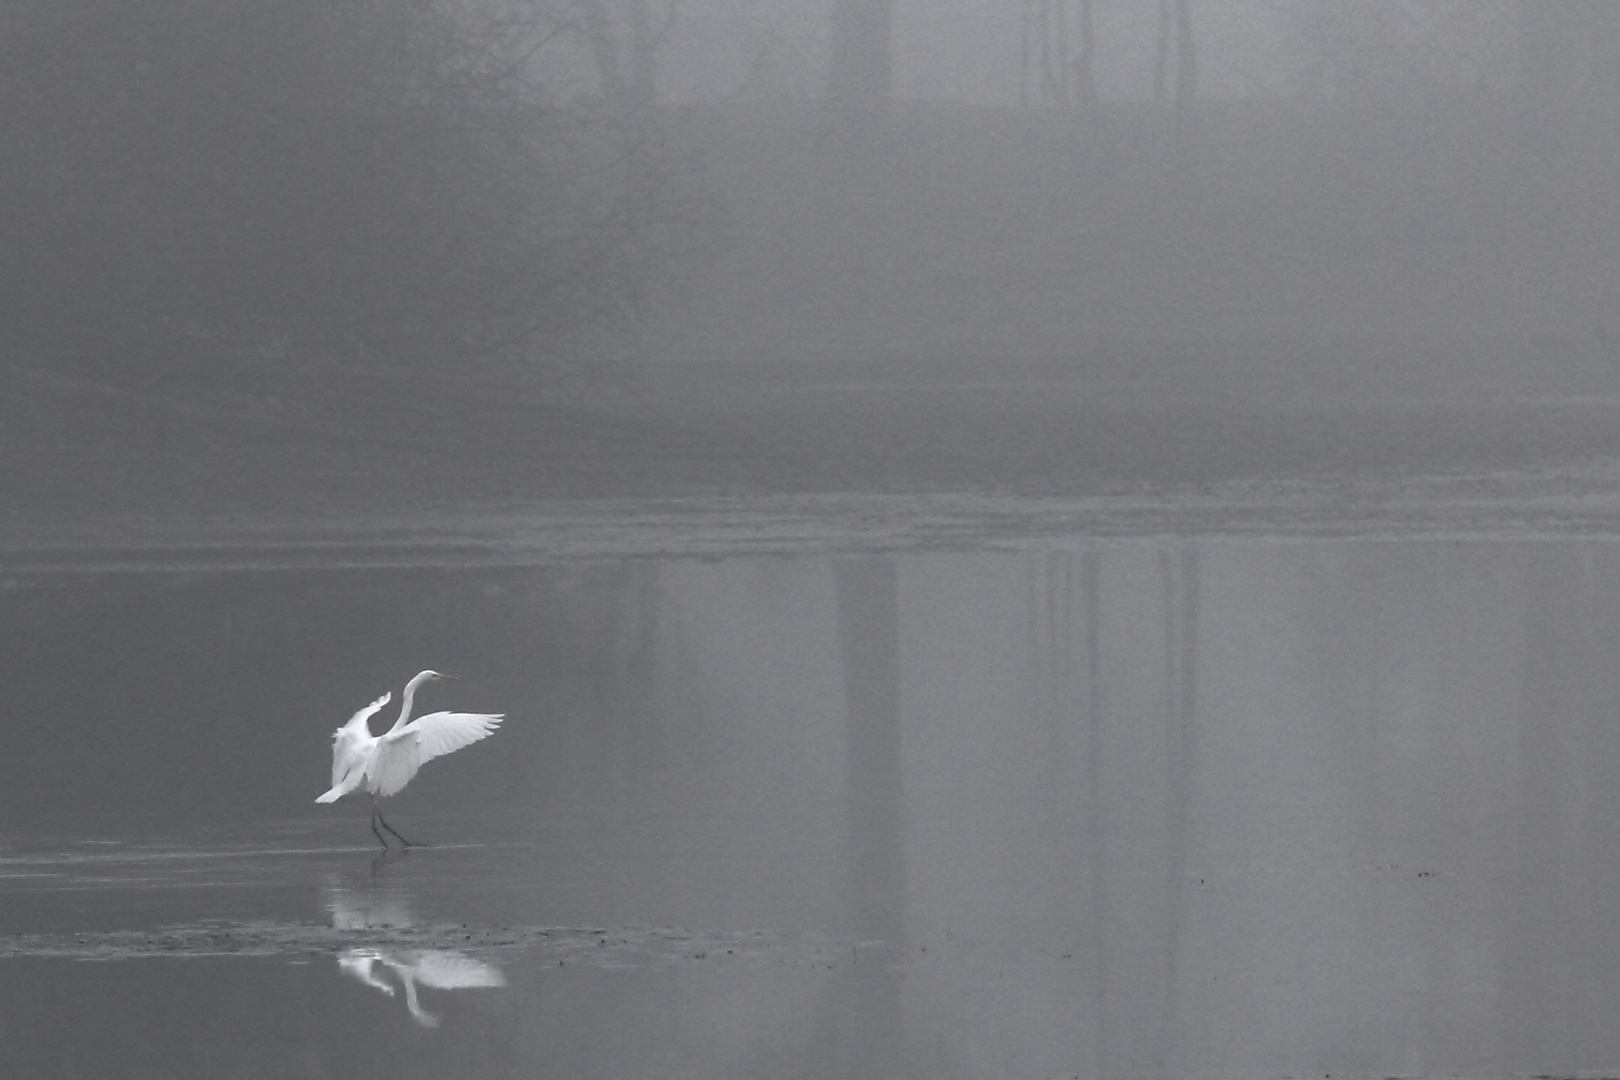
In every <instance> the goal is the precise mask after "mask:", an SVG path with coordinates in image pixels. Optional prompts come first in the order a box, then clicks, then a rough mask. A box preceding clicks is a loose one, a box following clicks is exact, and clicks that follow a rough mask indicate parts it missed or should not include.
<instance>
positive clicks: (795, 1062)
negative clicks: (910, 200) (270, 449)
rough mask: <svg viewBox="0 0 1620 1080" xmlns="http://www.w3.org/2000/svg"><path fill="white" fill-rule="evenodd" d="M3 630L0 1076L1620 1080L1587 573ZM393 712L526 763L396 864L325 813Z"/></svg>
mask: <svg viewBox="0 0 1620 1080" xmlns="http://www.w3.org/2000/svg"><path fill="white" fill-rule="evenodd" d="M0 599H3V601H4V607H3V609H0V647H3V648H4V649H5V654H6V655H7V656H8V658H9V659H10V663H9V665H8V669H9V672H10V675H9V679H8V685H7V688H6V702H5V707H6V710H7V715H8V726H7V730H8V733H9V734H10V737H11V738H10V744H9V745H8V748H7V753H6V754H5V755H4V756H3V757H0V941H3V943H4V948H0V1074H5V1075H18V1076H25V1075H26V1076H73V1075H85V1076H90V1075H110V1074H113V1073H116V1074H118V1075H125V1076H135V1077H140V1076H198V1077H203V1076H210V1077H212V1076H220V1075H233V1074H244V1075H259V1074H269V1075H276V1074H292V1075H312V1076H319V1075H352V1076H391V1077H400V1078H408V1077H413V1076H422V1077H430V1076H435V1077H436V1076H443V1075H466V1076H480V1077H481V1076H492V1077H499V1076H532V1075H536V1074H537V1073H564V1074H567V1073H582V1074H589V1075H601V1076H636V1075H659V1076H669V1075H674V1076H705V1077H709V1076H728V1075H734V1076H739V1077H741V1076H749V1077H753V1076H760V1075H784V1076H806V1077H821V1076H835V1075H836V1076H849V1075H859V1076H917V1077H924V1076H927V1077H979V1076H1005V1077H1020V1076H1028V1077H1043V1078H1047V1077H1053V1076H1078V1077H1087V1078H1091V1077H1096V1078H1104V1077H1114V1076H1163V1077H1184V1076H1185V1077H1192V1076H1197V1077H1257V1076H1276V1077H1284V1076H1288V1077H1304V1076H1313V1075H1315V1076H1327V1075H1329V1074H1331V1075H1335V1076H1341V1075H1359V1076H1380V1077H1382V1076H1394V1075H1414V1076H1415V1075H1429V1074H1474V1075H1486V1074H1489V1075H1501V1074H1520V1075H1532V1074H1567V1073H1576V1072H1582V1073H1588V1072H1601V1071H1603V1070H1606V1069H1609V1070H1612V1068H1613V1067H1614V1066H1615V1065H1616V1064H1617V1063H1620V1035H1616V1034H1615V1031H1614V1024H1613V1023H1612V1020H1613V1017H1614V1016H1616V1015H1620V976H1617V975H1616V974H1615V973H1616V971H1617V970H1620V964H1617V961H1620V956H1617V955H1616V954H1617V953H1620V945H1617V944H1615V943H1614V938H1615V936H1614V935H1613V933H1612V930H1611V928H1612V926H1613V925H1615V923H1616V916H1617V915H1620V911H1617V910H1616V908H1617V907H1620V900H1617V899H1616V897H1620V890H1617V889H1616V885H1617V884H1620V845H1616V844H1615V843H1614V838H1615V836H1616V835H1620V833H1617V830H1620V795H1617V794H1616V792H1615V785H1614V784H1612V783H1610V782H1609V780H1610V778H1611V777H1612V776H1613V775H1614V774H1615V770H1616V766H1617V765H1620V730H1617V725H1616V724H1615V723H1614V716H1613V712H1614V706H1613V702H1614V701H1616V700H1617V698H1620V664H1617V663H1616V658H1617V657H1620V546H1617V545H1615V544H1613V543H1610V542H1605V541H1598V540H1576V539H1511V540H1510V539H1499V540H1493V539H1470V540H1466V541H1458V540H1424V539H1384V540H1374V539H1340V540H1290V541H1276V540H1262V539H1221V538H1210V539H1201V540H1197V541H1193V540H1174V539H1157V538H1121V539H1112V540H1106V541H1102V540H1099V541H1096V542H1091V543H1082V542H1072V543H1058V542H1053V543H1052V544H1050V545H1049V546H1047V547H1044V548H1041V549H1035V550H1026V551H1018V552H958V553H938V552H936V553H909V554H901V555H864V556H863V555H817V556H806V557H762V558H728V559H706V560H698V559H693V560H681V559H669V560H648V559H623V560H613V561H603V562H597V563H592V562H580V561H575V562H571V563H568V564H566V565H562V564H559V565H553V566H538V567H507V568H483V569H459V570H449V569H444V570H434V569H353V568H351V569H345V570H330V571H321V570H312V569H308V568H302V569H282V570H262V571H225V570H214V571H207V572H187V573H168V572H162V571H158V570H144V571H139V572H129V573H123V574H116V573H86V574H83V575H80V576H73V575H63V574H60V573H57V574H51V575H47V576H41V577H37V578H34V577H24V578H20V579H17V580H14V581H13V582H12V584H11V585H10V586H9V587H8V588H7V589H6V590H5V591H4V592H3V593H0ZM422 667H434V668H438V669H440V670H445V671H450V672H454V673H455V674H457V675H459V676H461V680H460V681H459V682H455V683H445V684H437V685H435V686H432V687H430V688H429V689H427V690H426V691H424V702H423V703H424V704H425V705H426V707H427V708H429V709H438V708H454V709H459V710H469V711H490V712H505V713H506V714H507V716H508V719H507V721H506V724H505V726H504V727H503V728H502V729H501V731H500V732H499V733H498V734H496V735H495V736H493V737H492V738H490V739H489V740H486V741H485V742H482V743H479V744H477V745H475V746H472V747H469V748H467V749H465V750H462V751H459V752H457V753H456V754H454V755H451V756H449V757H446V758H444V759H442V760H439V761H435V762H432V763H430V764H429V765H428V766H427V767H426V768H425V769H424V770H423V771H422V773H421V774H420V775H419V776H418V777H417V778H416V779H415V780H414V781H413V782H412V784H411V785H410V787H409V788H408V789H407V790H406V791H405V792H404V793H403V794H402V795H401V796H399V797H397V798H396V799H393V800H391V801H390V802H389V803H388V804H387V807H386V808H387V811H388V814H389V820H390V821H391V822H393V823H394V824H395V825H396V826H397V827H398V828H399V829H400V831H401V832H403V833H405V834H406V835H407V836H411V837H412V838H413V839H415V840H419V841H422V842H424V843H425V844H426V845H427V846H425V847H423V848H420V849H417V850H413V851H411V852H410V853H409V854H408V855H405V856H403V857H399V856H396V857H391V858H388V859H379V858H378V857H377V850H376V843H375V841H374V839H373V837H372V835H371V833H370V831H369V829H368V828H367V824H366V820H367V809H366V808H365V806H364V805H363V804H358V805H348V804H340V805H338V806H337V807H325V806H316V805H315V804H314V803H313V799H314V797H315V796H316V795H317V794H319V793H320V792H321V791H323V790H324V789H325V788H326V787H327V786H328V782H329V776H328V772H329V758H328V754H329V746H330V743H329V735H330V733H331V731H332V729H333V728H334V727H336V726H337V725H338V724H339V723H341V722H342V721H343V720H345V719H346V718H347V717H348V715H349V714H350V713H351V712H353V711H354V710H355V709H356V708H358V707H360V706H361V705H363V704H365V703H366V702H368V701H370V700H371V699H372V698H374V697H375V696H376V695H377V694H379V693H380V692H381V691H382V690H384V689H389V688H392V689H394V690H395V692H396V696H397V693H398V688H399V686H400V684H401V683H403V681H404V680H405V679H406V678H407V677H409V676H410V675H411V674H413V673H414V672H415V671H416V670H418V669H419V668H422ZM383 715H384V716H386V717H388V720H387V721H382V722H391V715H390V714H388V713H387V712H386V711H385V713H384V714H383ZM380 720H381V718H379V721H380ZM379 721H374V723H376V724H377V726H378V727H379V728H380V727H381V722H379Z"/></svg>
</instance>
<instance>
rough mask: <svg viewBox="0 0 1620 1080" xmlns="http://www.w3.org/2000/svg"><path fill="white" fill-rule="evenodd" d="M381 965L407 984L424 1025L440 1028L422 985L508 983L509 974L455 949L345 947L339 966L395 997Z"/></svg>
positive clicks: (408, 1000)
mask: <svg viewBox="0 0 1620 1080" xmlns="http://www.w3.org/2000/svg"><path fill="white" fill-rule="evenodd" d="M379 964H381V965H382V966H384V967H386V968H388V969H389V970H391V971H392V972H393V973H394V974H395V975H396V976H398V978H399V981H400V982H401V983H402V984H403V985H404V987H405V1007H406V1008H407V1009H409V1010H410V1012H411V1016H412V1017H413V1018H414V1019H415V1020H416V1022H417V1023H418V1024H421V1025H422V1026H423V1027H437V1026H438V1025H439V1018H438V1017H437V1016H434V1015H433V1014H432V1013H430V1012H428V1011H427V1010H426V1009H424V1008H422V1004H421V1002H420V1001H418V1000H417V997H416V987H417V985H418V984H420V985H422V986H428V987H432V988H433V989H435V990H464V989H467V988H469V987H479V986H505V985H506V976H505V975H502V974H501V971H500V969H499V968H497V967H496V966H495V965H493V964H487V963H485V962H484V961H482V960H475V959H473V958H472V957H470V956H468V955H466V954H465V953H459V952H456V951H455V950H453V949H378V948H356V949H345V950H344V951H343V953H342V954H341V955H339V956H338V967H339V968H340V969H341V970H342V971H343V973H344V974H345V975H350V976H352V977H354V978H356V979H358V980H359V981H361V982H363V983H365V984H366V985H367V986H369V987H372V988H373V989H376V990H381V991H382V992H383V993H385V994H387V995H388V996H389V997H393V996H394V988H393V987H392V986H390V985H389V984H388V983H387V982H385V981H383V980H382V979H381V978H380V977H379V976H378V974H377V965H379Z"/></svg>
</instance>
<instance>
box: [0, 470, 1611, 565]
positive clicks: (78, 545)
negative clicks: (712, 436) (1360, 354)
mask: <svg viewBox="0 0 1620 1080" xmlns="http://www.w3.org/2000/svg"><path fill="white" fill-rule="evenodd" d="M1616 534H1620V460H1615V461H1609V460H1591V461H1585V462H1580V463H1572V464H1570V465H1567V466H1564V467H1559V468H1548V469H1542V470H1508V469H1504V470H1494V471H1491V470H1483V471H1479V472H1473V473H1458V474H1453V475H1411V476H1383V477H1374V476H1361V477H1343V478H1330V479H1315V480H1299V481H1275V480H1273V481H1264V480H1252V481H1238V482H1232V483H1225V484H1218V485H1199V486H1188V487H1183V488H1179V489H1172V490H1156V489H1152V488H1145V489H1141V490H1131V491H1122V492H1119V493H1115V494H1109V495H1095V496H1083V497H1061V496H1034V495H1020V494H996V493H983V492H978V493H975V492H966V493H912V494H860V493H845V494H830V495H759V496H749V495H732V496H709V497H697V496H687V497H674V496H671V497H661V498H646V499H642V498H620V499H558V500H539V501H531V502H522V501H515V502H509V503H506V504H493V503H485V504H471V505H467V506H463V507H459V508H458V507H449V506H439V507H429V508H419V509H411V508H407V507H398V508H395V509H394V510H392V511H384V510H365V509H360V508H342V509H340V508H330V509H328V510H325V511H306V512H301V513H270V512H264V513H236V514H216V513H209V512H208V511H207V510H206V509H197V508H193V509H192V510H190V511H185V512H174V513H169V514H156V513H143V514H134V513H131V514H111V513H109V514H103V515H97V514H92V513H87V514H82V515H65V514H33V515H30V514H28V513H26V512H17V513H13V514H10V515H8V516H7V517H6V518H5V519H4V520H3V521H0V586H3V585H5V584H7V583H10V584H20V583H23V582H25V581H33V580H40V579H47V578H51V577H56V576H64V575H65V576H67V577H69V578H71V577H75V576H78V575H82V574H86V573H107V572H117V573H123V572H130V573H138V572H143V571H186V572H194V571H219V570H316V569H319V570H344V569H362V568H423V567H434V568H442V569H476V568H481V567H484V568H489V567H503V566H504V567H516V566H534V565H540V564H543V563H556V562H594V561H600V560H604V559H643V558H660V559H662V558H698V559H712V558H731V557H739V556H742V557H747V556H800V555H818V554H839V553H843V554H850V553H866V554H898V553H908V552H914V553H922V552H929V551H973V550H1006V551H1014V550H1028V549H1031V548H1033V547H1037V546H1042V545H1049V544H1051V543H1053V542H1063V541H1065V540H1072V539H1083V538H1088V537H1089V538H1104V537H1132V536H1138V537H1148V536H1161V535H1175V536H1183V537H1200V536H1234V537H1238V536H1247V537H1272V538H1302V539H1304V538H1314V539H1335V538H1357V537H1361V538H1370V537H1390V538H1412V539H1417V538H1426V537H1455V538H1465V537H1487V536H1488V537H1536V536H1544V537H1560V536H1561V537H1583V536H1589V537H1605V536H1613V535H1616Z"/></svg>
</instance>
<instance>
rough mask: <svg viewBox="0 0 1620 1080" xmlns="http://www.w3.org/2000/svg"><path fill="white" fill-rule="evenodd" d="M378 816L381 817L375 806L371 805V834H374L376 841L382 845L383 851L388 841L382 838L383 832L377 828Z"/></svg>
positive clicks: (385, 849) (386, 847) (386, 848)
mask: <svg viewBox="0 0 1620 1080" xmlns="http://www.w3.org/2000/svg"><path fill="white" fill-rule="evenodd" d="M380 817H382V815H381V814H379V813H377V808H376V807H375V806H373V807H372V808H371V835H373V836H375V837H376V838H377V843H379V844H381V845H382V846H383V850H384V851H387V850H388V841H387V840H386V839H384V837H383V834H382V833H381V832H379V831H378V830H377V819H378V818H380ZM389 831H390V832H392V831H393V830H392V829H390V830H389ZM396 835H397V834H396Z"/></svg>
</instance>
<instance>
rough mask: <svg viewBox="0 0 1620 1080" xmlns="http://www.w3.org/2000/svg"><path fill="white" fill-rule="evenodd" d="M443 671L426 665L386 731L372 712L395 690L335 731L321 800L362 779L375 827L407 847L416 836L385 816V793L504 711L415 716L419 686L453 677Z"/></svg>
mask: <svg viewBox="0 0 1620 1080" xmlns="http://www.w3.org/2000/svg"><path fill="white" fill-rule="evenodd" d="M453 677H454V676H451V675H441V674H439V673H438V672H437V671H423V672H421V673H419V674H418V675H417V676H416V677H415V678H413V679H412V680H411V681H410V682H408V683H406V684H405V694H404V697H403V700H402V701H401V702H400V709H399V719H398V720H395V721H394V726H393V727H391V728H389V729H388V731H387V732H386V733H384V734H382V735H373V734H372V733H371V726H370V724H369V723H368V721H370V719H371V717H372V714H373V713H375V712H376V711H377V710H378V709H381V708H382V707H383V706H384V705H386V704H388V702H389V700H390V699H391V698H392V697H393V696H394V695H393V692H392V691H389V692H388V693H386V694H384V695H383V696H382V697H380V698H378V699H377V700H376V701H373V702H372V703H371V704H370V705H367V706H366V707H365V708H363V709H361V710H360V711H359V712H357V713H355V714H354V715H353V716H352V717H350V718H349V722H348V723H347V724H344V725H343V726H342V727H340V728H338V729H337V731H336V732H335V733H333V735H332V789H331V790H330V791H328V792H326V793H325V794H324V795H321V796H320V797H319V798H317V799H316V800H315V801H316V802H318V803H330V802H337V801H338V800H339V799H341V798H343V796H345V795H347V794H349V793H350V792H352V791H354V790H355V789H356V788H359V787H361V786H362V785H363V786H364V788H365V791H366V794H367V795H369V796H370V797H371V831H372V832H373V833H375V834H376V837H377V839H378V840H379V841H381V842H382V846H383V847H385V848H386V847H387V846H388V841H387V840H386V839H385V838H384V837H383V834H382V833H381V832H380V831H379V830H378V828H377V825H378V824H379V823H381V825H382V827H383V828H384V829H387V830H388V831H389V832H391V833H393V834H394V836H395V837H396V838H397V839H398V840H399V842H400V843H402V844H404V845H405V846H406V847H410V846H411V842H410V841H409V840H407V839H405V838H404V837H403V836H400V835H399V833H397V832H394V827H393V826H392V825H389V824H388V822H387V820H386V819H384V818H383V816H382V811H381V810H379V809H378V808H377V800H378V799H379V798H387V797H388V796H390V795H392V794H394V793H395V792H397V791H399V790H400V789H401V788H403V787H404V786H405V785H406V784H408V783H410V782H411V777H413V776H415V775H416V770H418V769H420V768H421V767H422V765H423V763H424V762H427V761H431V760H432V759H434V758H436V757H438V756H439V755H441V754H448V753H449V752H450V751H452V750H460V749H461V748H462V747H463V746H468V745H471V744H472V743H475V742H477V741H478V740H479V739H482V738H484V737H485V736H486V735H488V734H490V733H491V732H492V731H494V730H495V729H496V728H497V727H498V726H499V725H500V722H501V720H502V718H503V717H504V715H505V714H504V713H496V714H488V713H453V712H436V713H428V714H427V715H426V716H419V717H417V718H416V719H415V720H412V719H411V704H412V702H414V701H415V699H416V688H417V687H419V686H421V685H422V684H423V683H425V682H430V681H433V680H436V679H449V678H453Z"/></svg>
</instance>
